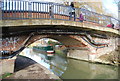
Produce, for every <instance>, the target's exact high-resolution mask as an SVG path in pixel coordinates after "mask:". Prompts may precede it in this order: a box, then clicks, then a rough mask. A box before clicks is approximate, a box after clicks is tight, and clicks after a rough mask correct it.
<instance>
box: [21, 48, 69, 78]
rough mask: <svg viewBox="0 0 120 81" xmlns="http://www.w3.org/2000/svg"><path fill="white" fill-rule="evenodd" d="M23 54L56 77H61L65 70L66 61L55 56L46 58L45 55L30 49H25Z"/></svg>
mask: <svg viewBox="0 0 120 81" xmlns="http://www.w3.org/2000/svg"><path fill="white" fill-rule="evenodd" d="M23 53H24V55H25V56H27V57H29V58H31V59H33V60H34V61H36V62H38V63H40V64H41V65H43V66H44V67H46V68H47V69H49V70H50V71H52V72H54V73H55V74H56V75H57V76H61V75H62V74H63V73H64V71H65V70H66V69H67V60H66V59H65V58H64V57H60V56H58V55H57V54H55V56H54V57H48V56H47V54H41V53H40V52H39V51H33V50H32V49H30V48H26V49H25V50H24V51H23Z"/></svg>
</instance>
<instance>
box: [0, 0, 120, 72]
mask: <svg viewBox="0 0 120 81" xmlns="http://www.w3.org/2000/svg"><path fill="white" fill-rule="evenodd" d="M0 4H2V8H1V9H0V12H1V13H2V14H1V16H0V17H1V18H0V19H1V20H0V27H1V28H2V32H1V36H2V37H1V38H0V40H1V41H2V44H1V45H0V52H1V54H2V55H1V57H0V59H5V63H6V62H8V63H9V62H11V63H13V65H14V60H15V59H16V56H17V55H18V54H19V53H20V52H21V51H22V50H24V48H26V47H27V46H28V45H30V44H32V43H33V42H35V41H37V40H40V39H42V38H52V39H55V40H58V41H59V42H61V43H63V44H64V45H65V46H66V47H67V49H68V53H67V56H68V57H71V58H75V59H82V60H87V61H89V60H91V61H95V60H96V59H97V58H99V57H100V56H103V55H105V54H110V53H111V52H113V51H115V50H116V49H118V46H119V43H118V39H119V37H120V32H119V28H120V25H119V24H120V20H118V19H116V18H113V17H110V16H106V15H103V14H99V13H95V12H92V11H89V10H86V9H83V8H75V14H76V18H75V20H74V17H72V18H70V14H69V12H70V11H69V9H70V6H65V5H62V4H58V3H49V2H48V3H47V2H29V1H19V0H9V1H8V0H3V1H2V2H0ZM50 7H52V8H51V9H52V10H51V11H50ZM80 13H82V14H83V16H84V20H83V22H80V20H79V14H80ZM110 23H114V28H111V27H107V25H108V24H110ZM6 59H7V60H8V61H6ZM10 60H12V61H10ZM2 61H3V62H4V60H2ZM11 63H10V64H11ZM6 66H9V64H8V65H3V67H6ZM10 69H11V70H10ZM10 69H8V70H9V71H10V72H13V69H14V68H13V66H11V67H10ZM8 70H7V69H6V70H5V71H4V72H6V71H8Z"/></svg>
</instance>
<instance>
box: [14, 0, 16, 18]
mask: <svg viewBox="0 0 120 81" xmlns="http://www.w3.org/2000/svg"><path fill="white" fill-rule="evenodd" d="M14 19H16V0H15V1H14Z"/></svg>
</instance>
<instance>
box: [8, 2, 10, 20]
mask: <svg viewBox="0 0 120 81" xmlns="http://www.w3.org/2000/svg"><path fill="white" fill-rule="evenodd" d="M8 19H10V0H9V8H8Z"/></svg>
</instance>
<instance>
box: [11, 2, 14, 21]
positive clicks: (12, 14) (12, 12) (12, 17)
mask: <svg viewBox="0 0 120 81" xmlns="http://www.w3.org/2000/svg"><path fill="white" fill-rule="evenodd" d="M13 10H14V9H13V0H12V9H11V19H14V11H13Z"/></svg>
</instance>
